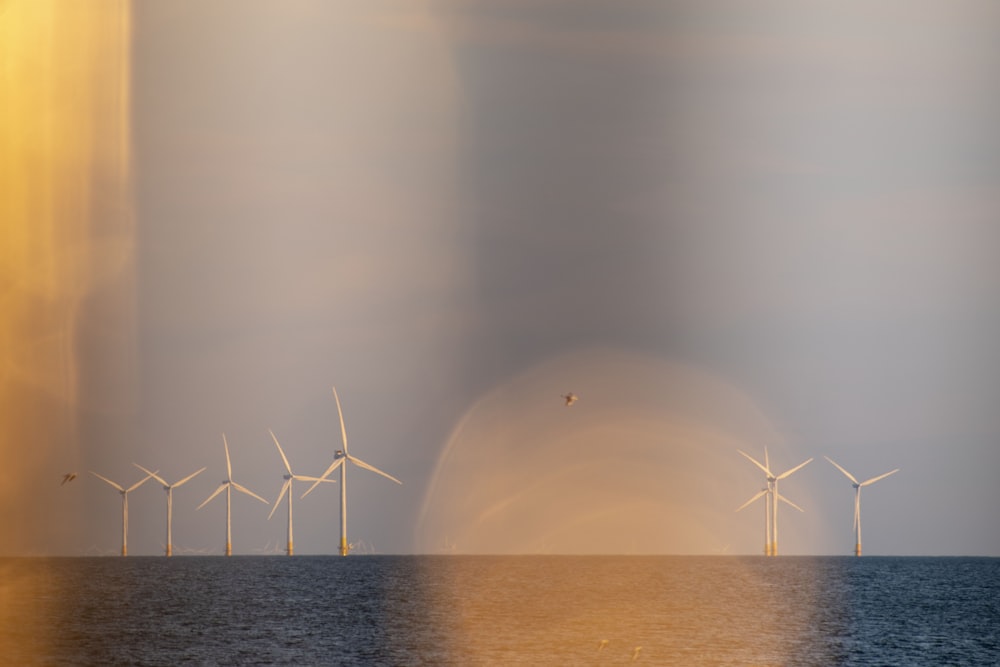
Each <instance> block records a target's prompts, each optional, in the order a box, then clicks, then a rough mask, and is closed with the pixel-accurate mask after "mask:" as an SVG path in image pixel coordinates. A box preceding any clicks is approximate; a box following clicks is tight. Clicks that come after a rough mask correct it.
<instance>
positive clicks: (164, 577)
mask: <svg viewBox="0 0 1000 667" xmlns="http://www.w3.org/2000/svg"><path fill="white" fill-rule="evenodd" d="M0 662H2V663H3V664H11V665H15V664H16V665H22V664H45V665H615V664H648V665H817V666H820V665H822V666H828V665H907V666H910V665H934V666H935V667H939V666H942V665H998V664H1000V559H996V558H914V557H906V558H897V557H872V556H865V557H862V558H854V557H847V556H845V557H798V556H781V557H778V558H764V557H762V556H761V557H751V556H747V557H739V556H704V557H687V556H648V557H646V556H513V557H511V556H371V555H352V556H350V557H348V558H340V557H336V556H295V557H292V558H288V557H283V556H234V557H232V558H225V557H220V556H179V557H174V558H169V559H168V558H163V557H134V556H130V557H128V558H119V557H93V558H7V559H0Z"/></svg>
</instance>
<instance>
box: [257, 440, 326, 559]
mask: <svg viewBox="0 0 1000 667" xmlns="http://www.w3.org/2000/svg"><path fill="white" fill-rule="evenodd" d="M267 432H268V433H270V434H271V438H272V439H273V440H274V445H275V447H277V448H278V453H279V454H281V460H282V461H283V462H284V464H285V470H287V471H288V474H287V475H285V477H284V479H285V483H284V485H282V487H281V493H279V494H278V499H277V500H276V501H274V507H273V508H271V513H270V514H268V515H267V518H268V520H270V518H271V517H272V516H274V511H275V510H276V509H278V505H280V504H281V499H282V498H284V497H285V494H286V493H287V494H288V547H287V549H286V553H287V554H288V555H289V556H291V555H292V554H293V551H294V547H293V545H292V482H293V481H294V480H299V481H302V482H330V483H334V482H336V481H337V480H335V479H323V478H321V477H309V476H307V475H296V474H295V473H293V472H292V466H290V465H289V464H288V457H286V456H285V452H284V451H283V450H282V449H281V445H280V444H279V443H278V436H276V435H274V431H272V430H271V429H268V430H267Z"/></svg>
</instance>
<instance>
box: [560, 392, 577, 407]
mask: <svg viewBox="0 0 1000 667" xmlns="http://www.w3.org/2000/svg"><path fill="white" fill-rule="evenodd" d="M563 398H564V399H566V407H567V408H568V407H569V406H571V405H573V404H574V403H576V400H577V399H578V398H580V397H579V396H577V395H576V394H574V393H573V392H569V393H568V394H564V395H563Z"/></svg>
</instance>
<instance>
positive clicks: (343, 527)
mask: <svg viewBox="0 0 1000 667" xmlns="http://www.w3.org/2000/svg"><path fill="white" fill-rule="evenodd" d="M333 398H334V399H335V400H336V401H337V415H338V416H339V417H340V437H341V440H342V441H343V443H344V449H342V450H339V449H338V450H337V453H336V454H335V455H334V459H333V463H331V464H330V467H329V468H327V469H326V472H324V473H323V475H322V477H321V478H320V479H321V480H325V479H326V478H327V475H329V474H330V473H332V472H333V471H334V470H336V469H337V468H338V467H339V468H340V555H341V556H346V555H347V552H348V551H350V546H349V545H348V544H347V465H345V463H344V462H345V461H350V462H351V463H353V464H354V465H356V466H358V467H359V468H364V469H365V470H371V471H372V472H374V473H378V474H379V475H382V476H383V477H385V478H387V479H391V480H392V481H394V482H395V483H396V484H402V482H400V481H399V480H398V479H396V478H395V477H393V476H392V475H390V474H389V473H386V472H382V471H381V470H379V469H378V468H376V467H375V466H373V465H370V464H368V463H365V462H364V461H362V460H361V459H359V458H357V457H355V456H351V454H350V452H349V451H348V450H347V430H346V429H345V428H344V413H343V411H342V410H341V409H340V397H339V396H338V395H337V388H336V387H334V388H333ZM318 484H319V482H318V481H317V482H313V485H312V486H310V487H309V489H308V490H307V491H306V492H305V493H303V494H302V497H303V498H305V497H306V496H307V495H308V494H309V493H310V492H311V491H312V490H313V489H315V488H316V486H317V485H318Z"/></svg>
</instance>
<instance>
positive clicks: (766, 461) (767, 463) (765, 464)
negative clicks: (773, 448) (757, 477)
mask: <svg viewBox="0 0 1000 667" xmlns="http://www.w3.org/2000/svg"><path fill="white" fill-rule="evenodd" d="M764 467H765V468H767V469H768V470H770V469H771V462H770V461H768V460H767V445H764Z"/></svg>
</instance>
